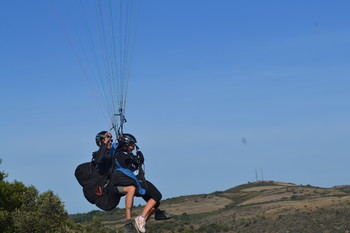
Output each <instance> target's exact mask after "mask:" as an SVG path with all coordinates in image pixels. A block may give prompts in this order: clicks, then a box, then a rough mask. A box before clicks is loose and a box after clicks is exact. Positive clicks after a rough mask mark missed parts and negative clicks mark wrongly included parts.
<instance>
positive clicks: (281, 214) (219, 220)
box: [70, 181, 350, 233]
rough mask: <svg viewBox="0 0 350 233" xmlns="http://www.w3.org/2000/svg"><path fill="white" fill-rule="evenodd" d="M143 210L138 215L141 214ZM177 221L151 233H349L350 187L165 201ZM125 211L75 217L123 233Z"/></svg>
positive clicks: (284, 187) (277, 188) (268, 185)
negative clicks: (94, 221) (99, 220)
mask: <svg viewBox="0 0 350 233" xmlns="http://www.w3.org/2000/svg"><path fill="white" fill-rule="evenodd" d="M141 209H142V206H139V207H136V208H134V210H133V213H135V214H137V213H140V212H141ZM161 209H163V210H167V211H168V212H170V213H173V214H175V215H176V216H175V217H174V218H173V219H171V220H167V221H155V220H153V219H152V220H151V221H150V222H149V223H148V224H147V225H148V232H150V233H158V232H161V233H163V232H164V233H166V232H188V233H189V232H198V233H200V232H203V233H204V232H206V233H214V232H247V233H255V232H257V233H258V232H259V233H260V232H268V233H273V232H289V233H291V232H303V233H306V232H310V233H313V232H315V233H316V232H317V233H320V232H337V233H338V232H343V233H350V186H349V185H342V186H336V187H333V188H320V187H313V186H311V185H307V186H303V185H295V184H292V183H283V182H276V181H259V182H252V183H247V184H242V185H239V186H236V187H234V188H231V189H228V190H226V191H220V192H214V193H210V194H200V195H188V196H180V197H175V198H170V199H167V200H164V201H163V202H162V205H161ZM124 213H125V212H124V209H116V210H114V211H110V212H103V211H92V212H89V213H86V214H75V215H70V218H71V219H73V220H74V221H76V222H84V221H86V222H90V221H92V218H93V217H99V218H100V219H101V221H102V224H103V225H105V226H107V227H108V228H110V229H111V232H116V231H117V232H123V224H124Z"/></svg>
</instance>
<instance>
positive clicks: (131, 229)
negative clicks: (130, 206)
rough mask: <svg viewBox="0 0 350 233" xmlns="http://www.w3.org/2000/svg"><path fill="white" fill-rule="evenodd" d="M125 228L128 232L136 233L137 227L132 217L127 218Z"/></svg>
mask: <svg viewBox="0 0 350 233" xmlns="http://www.w3.org/2000/svg"><path fill="white" fill-rule="evenodd" d="M124 230H125V232H126V233H136V229H135V227H134V224H133V220H132V219H128V220H126V222H125V225H124Z"/></svg>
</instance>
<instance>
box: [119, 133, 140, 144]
mask: <svg viewBox="0 0 350 233" xmlns="http://www.w3.org/2000/svg"><path fill="white" fill-rule="evenodd" d="M118 143H119V145H120V146H121V147H124V146H130V145H135V144H136V143H137V140H136V138H135V137H134V136H133V135H131V134H128V133H124V134H121V135H120V136H119V138H118Z"/></svg>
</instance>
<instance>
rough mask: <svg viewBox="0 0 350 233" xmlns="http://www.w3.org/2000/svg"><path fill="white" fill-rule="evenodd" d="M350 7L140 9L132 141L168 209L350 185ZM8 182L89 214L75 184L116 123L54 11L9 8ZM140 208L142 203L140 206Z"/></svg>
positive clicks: (4, 95) (164, 4) (1, 149)
mask: <svg viewBox="0 0 350 233" xmlns="http://www.w3.org/2000/svg"><path fill="white" fill-rule="evenodd" d="M349 9H350V2H348V1H330V0H329V1H322V0H321V1H320V0H317V1H316V0H315V1H311V0H310V1H301V0H300V1H288V2H287V1H270V0H268V1H232V0H222V1H206V0H202V1H189V0H186V1H185V0H178V1H160V0H148V1H143V3H142V6H141V9H140V16H139V26H138V32H137V38H136V45H135V53H134V63H133V71H132V72H133V73H132V78H131V81H130V85H129V95H128V103H127V112H126V114H127V119H128V123H127V124H126V125H125V130H124V131H125V132H130V133H132V134H134V135H136V136H137V138H138V141H139V146H140V147H141V149H142V150H143V152H144V155H145V157H146V177H148V179H149V180H150V181H152V182H153V183H154V184H155V185H156V186H157V187H158V188H159V189H160V190H161V192H162V193H163V196H164V198H170V197H175V196H179V195H188V194H197V193H210V192H214V191H218V190H225V189H228V188H230V187H233V186H236V185H239V184H242V183H246V182H248V181H255V178H256V177H255V169H257V170H258V171H259V178H261V174H260V171H261V169H262V171H263V176H264V179H265V180H277V181H284V182H293V183H296V184H305V185H306V184H311V185H315V186H321V187H332V186H335V185H341V184H349V179H350V175H349V171H348V165H349V163H350V156H349V151H350V143H349V138H350V137H349V136H350V135H349V134H350V133H349V132H350V120H349V119H350V106H349V105H350V104H349V100H350V92H349V88H350V57H349V54H350V14H349ZM0 100H1V101H0V109H1V114H0V131H1V134H0V145H1V146H0V158H2V160H3V162H2V164H1V165H0V170H4V171H6V172H7V173H9V178H8V179H9V180H14V179H17V180H19V181H22V182H24V183H25V184H27V185H31V184H32V185H34V186H36V187H37V188H38V189H39V191H40V192H44V191H47V190H48V189H50V190H53V191H54V192H55V193H56V194H57V195H58V196H59V197H60V198H61V199H62V200H63V201H64V203H65V207H66V209H67V210H68V211H69V213H76V212H87V211H89V210H92V209H96V208H94V206H92V205H91V204H89V203H88V202H87V201H86V200H85V199H84V198H83V196H82V192H81V187H80V186H79V184H78V183H77V181H76V180H75V177H74V175H73V173H74V169H75V168H76V166H77V165H78V164H80V163H82V162H85V161H89V160H90V158H91V152H93V151H94V150H96V145H95V142H94V136H95V134H96V133H97V132H98V131H100V130H103V129H106V128H108V127H109V126H110V125H109V122H107V121H106V120H105V118H104V115H103V114H102V113H100V108H99V106H98V104H97V103H96V101H95V98H94V96H93V94H92V92H91V90H90V88H89V86H88V83H87V82H86V80H85V78H84V77H83V74H82V71H81V69H80V67H79V65H78V63H77V61H76V59H75V57H74V55H73V53H72V50H71V48H70V47H69V44H68V42H67V40H66V38H65V36H64V34H63V32H62V30H61V29H60V27H59V25H58V23H57V20H56V18H55V17H54V15H53V12H52V8H51V7H50V4H49V2H48V1H45V0H39V1H24V0H12V1H4V2H3V3H2V4H1V8H0ZM137 203H143V202H142V201H137Z"/></svg>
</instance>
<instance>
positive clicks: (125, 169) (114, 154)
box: [111, 143, 146, 195]
mask: <svg viewBox="0 0 350 233" xmlns="http://www.w3.org/2000/svg"><path fill="white" fill-rule="evenodd" d="M116 145H117V144H115V143H114V144H113V145H112V148H111V154H112V155H113V157H114V158H115V164H116V165H117V167H118V168H116V169H114V171H121V172H122V173H124V174H125V175H127V176H129V177H130V178H132V179H133V180H135V181H136V184H137V189H138V192H139V194H141V195H145V194H146V190H145V189H144V188H142V187H141V184H140V182H139V180H138V179H137V177H136V176H135V174H134V173H133V172H132V171H131V170H129V169H127V168H124V167H122V166H120V164H119V162H118V160H117V156H118V153H117V149H116V147H117V146H116Z"/></svg>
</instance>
